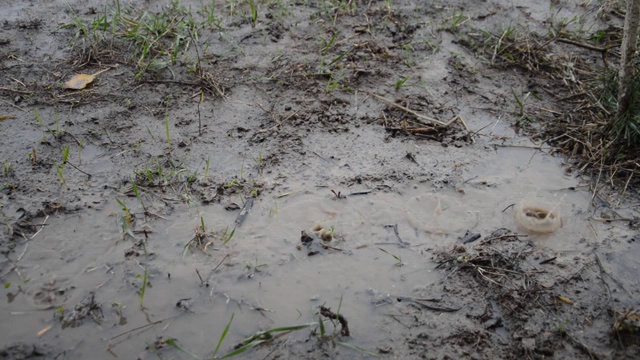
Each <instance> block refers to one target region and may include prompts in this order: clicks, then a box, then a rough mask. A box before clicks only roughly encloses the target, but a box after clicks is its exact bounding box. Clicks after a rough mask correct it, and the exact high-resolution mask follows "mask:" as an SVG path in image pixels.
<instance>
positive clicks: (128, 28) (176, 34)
mask: <svg viewBox="0 0 640 360" xmlns="http://www.w3.org/2000/svg"><path fill="white" fill-rule="evenodd" d="M213 6H214V3H213V2H212V4H211V7H209V8H208V9H206V10H205V11H204V14H205V15H206V18H203V19H202V20H201V21H197V20H196V19H195V18H194V16H193V14H191V11H190V10H189V9H187V8H186V7H184V6H182V5H181V3H180V1H177V0H172V1H171V2H169V4H168V5H167V6H166V7H165V8H164V9H163V10H162V11H159V12H149V11H145V10H143V9H138V8H134V7H132V6H129V7H126V8H123V7H122V6H121V3H120V1H119V0H115V1H113V2H112V3H110V4H105V7H104V11H103V12H102V13H100V14H99V15H97V16H96V17H94V18H93V19H81V18H80V17H79V16H78V15H76V14H75V13H73V12H72V19H73V21H72V22H71V23H69V24H64V25H62V26H61V27H60V28H61V29H69V28H75V29H76V33H75V38H76V39H77V41H82V42H83V43H88V49H89V51H90V52H91V53H92V55H93V56H99V55H100V56H104V55H102V54H106V53H109V54H111V55H113V54H115V53H117V54H119V56H121V55H123V54H124V56H125V57H126V59H125V60H126V61H127V62H130V63H131V64H135V65H136V66H137V67H138V69H139V72H138V73H137V74H136V77H140V76H142V75H143V74H144V73H145V72H147V71H149V70H153V71H157V70H161V69H165V68H168V66H169V65H174V64H176V63H177V62H178V60H179V58H180V55H181V54H186V53H187V51H188V50H189V48H190V47H191V45H192V39H196V40H197V39H198V36H199V25H200V24H202V23H203V22H208V23H214V24H216V23H217V24H219V21H218V20H217V18H216V17H215V14H214V13H212V11H213V9H214V8H213ZM77 45H78V44H77V43H76V46H77ZM124 49H127V50H129V49H132V51H131V50H129V51H122V50H124ZM105 50H107V52H105Z"/></svg>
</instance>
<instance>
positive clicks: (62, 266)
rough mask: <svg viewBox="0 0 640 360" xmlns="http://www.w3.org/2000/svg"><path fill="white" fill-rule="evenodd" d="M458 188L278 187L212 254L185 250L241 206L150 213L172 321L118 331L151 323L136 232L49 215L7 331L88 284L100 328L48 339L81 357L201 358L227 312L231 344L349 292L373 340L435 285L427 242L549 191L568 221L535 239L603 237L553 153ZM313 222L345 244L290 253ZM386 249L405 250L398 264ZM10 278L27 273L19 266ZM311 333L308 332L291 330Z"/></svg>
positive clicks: (109, 220) (29, 323) (37, 318)
mask: <svg viewBox="0 0 640 360" xmlns="http://www.w3.org/2000/svg"><path fill="white" fill-rule="evenodd" d="M455 183H456V184H455V186H448V187H444V188H441V187H438V186H434V185H433V184H431V183H429V182H425V183H419V182H418V183H414V184H411V185H407V186H404V187H401V188H398V189H393V190H392V189H388V188H384V187H383V188H380V189H374V190H373V191H371V192H370V193H367V194H360V195H350V193H354V192H358V191H360V190H361V189H350V190H347V191H345V194H346V195H347V197H346V198H344V199H336V197H335V196H334V195H333V194H332V193H331V191H330V190H329V189H328V188H326V187H312V188H308V187H304V188H300V189H296V190H294V191H292V194H291V195H288V196H284V197H278V195H280V194H278V193H274V194H271V195H269V196H265V197H263V198H261V199H259V200H256V202H255V205H254V206H253V208H252V210H251V212H250V214H249V215H248V217H247V218H246V219H245V221H244V223H243V224H242V226H240V227H239V228H238V229H237V230H236V232H235V235H234V237H233V239H232V240H231V242H230V244H229V245H228V246H222V245H221V244H220V243H219V242H217V243H216V242H214V244H213V245H212V246H211V247H209V248H208V249H207V253H206V254H205V253H203V252H201V251H194V252H193V253H189V254H187V255H186V256H184V257H183V255H182V250H183V246H184V244H186V242H187V241H188V240H189V239H190V238H191V236H193V233H194V230H195V228H196V227H197V226H198V225H199V223H200V217H202V219H203V220H204V222H205V224H206V225H207V227H208V228H209V229H210V230H211V231H214V232H218V233H219V232H221V231H223V230H224V229H225V227H226V226H228V224H232V223H233V221H234V220H235V218H236V215H237V211H236V212H233V211H227V210H225V209H224V207H223V205H214V206H206V207H192V208H189V207H187V206H186V205H178V206H176V208H175V210H174V212H173V213H172V214H170V215H169V216H168V217H167V218H166V219H165V220H163V219H153V220H151V219H149V223H150V230H151V231H152V233H151V234H150V240H149V251H150V252H152V254H151V259H152V260H151V261H150V262H149V272H150V285H151V287H149V288H147V289H146V292H145V296H144V306H145V308H146V313H147V314H149V320H151V321H157V320H161V319H166V318H171V319H170V320H166V321H164V322H162V323H160V324H157V325H155V326H154V327H153V328H150V329H146V331H139V332H133V333H131V334H128V335H126V336H121V337H118V338H115V339H112V340H109V339H111V338H112V337H114V336H117V335H119V334H122V333H124V332H126V331H127V330H130V329H133V328H136V327H138V326H144V325H146V324H148V320H147V318H146V315H145V313H144V312H143V311H141V310H140V308H139V300H140V299H139V295H138V293H137V292H136V291H138V290H139V287H140V286H139V285H140V279H139V277H140V275H141V274H143V273H144V266H145V264H146V262H145V261H144V259H143V257H139V258H137V259H136V258H134V259H131V260H126V261H123V260H122V259H123V252H124V251H125V250H126V249H128V248H130V247H131V246H132V241H131V240H130V239H129V238H128V237H127V238H126V239H125V240H122V234H120V232H119V228H118V226H117V224H116V217H115V216H114V214H115V213H117V212H118V211H120V210H119V208H118V206H117V204H115V203H109V204H107V205H105V206H104V207H103V208H102V209H101V210H94V211H93V212H84V213H80V214H77V215H65V216H52V217H50V218H49V219H48V221H47V224H48V225H47V226H46V227H45V229H44V230H43V231H42V232H41V233H39V234H38V235H37V236H36V237H35V238H34V239H33V240H32V241H31V242H30V243H29V246H28V247H25V245H21V246H19V247H18V249H17V252H18V253H21V252H22V251H24V254H23V256H22V258H21V259H20V264H30V265H25V266H20V267H18V270H19V272H20V275H21V276H22V277H23V280H26V279H29V280H28V282H26V283H25V284H24V285H22V289H23V290H24V292H23V293H20V294H18V295H17V297H16V298H15V300H13V302H11V303H8V302H6V301H5V302H3V303H2V304H1V305H0V311H1V312H2V313H5V314H12V315H11V317H12V319H14V320H15V321H12V323H13V324H15V326H13V327H12V331H11V333H10V334H8V335H7V338H6V339H5V340H6V341H8V342H12V341H18V340H23V339H25V338H33V336H34V334H36V333H37V332H38V331H39V330H41V329H43V328H45V327H47V326H48V325H52V324H53V325H55V324H54V323H55V321H54V320H53V319H52V317H53V314H54V312H55V309H56V308H57V307H64V308H66V309H70V308H71V307H72V306H73V304H77V303H79V302H80V301H81V300H82V298H84V297H85V296H86V295H87V291H88V290H89V289H91V290H94V291H95V292H96V296H97V299H98V301H99V302H100V303H101V304H102V309H103V312H104V314H105V320H104V324H103V325H101V326H89V325H86V326H81V327H79V328H68V329H65V330H62V331H59V330H52V331H51V333H50V334H45V335H43V337H44V339H46V338H47V337H50V336H53V337H55V338H56V341H58V342H60V343H61V345H62V346H63V347H64V348H66V349H73V350H71V351H72V352H73V354H74V356H76V355H77V356H78V357H86V356H90V354H92V353H93V351H95V349H96V348H98V349H100V351H103V350H104V349H105V348H106V347H107V344H112V345H113V348H112V351H114V352H115V353H116V354H134V353H137V352H140V351H142V350H143V349H142V348H143V344H144V343H145V342H152V341H153V340H154V339H155V337H156V336H159V335H162V336H165V337H176V338H179V339H180V341H181V343H182V344H183V345H184V346H185V347H187V348H188V349H190V350H191V351H194V352H195V353H197V354H207V353H208V352H210V351H211V350H212V348H213V347H214V342H215V340H214V339H217V337H218V336H219V335H220V333H221V331H222V329H223V327H224V325H225V322H226V321H227V320H228V319H229V318H230V317H231V315H232V314H235V317H234V322H233V327H232V330H231V333H230V335H229V337H228V340H227V343H226V345H227V346H230V345H231V344H233V343H235V342H238V341H239V340H240V339H242V338H243V337H245V336H247V335H249V334H251V333H253V332H255V331H257V330H259V329H267V328H271V327H275V326H281V325H286V324H298V323H306V322H311V321H314V320H317V315H315V313H316V311H317V310H316V309H317V306H318V305H321V304H326V305H327V306H330V307H332V308H334V309H335V308H337V307H338V306H339V304H340V301H341V299H342V305H341V310H340V311H341V313H342V314H344V315H345V316H347V318H348V319H349V321H350V324H351V325H350V327H351V331H352V334H353V338H352V339H353V342H354V343H356V344H358V345H359V346H363V347H369V348H372V349H373V348H375V346H376V344H377V343H379V342H380V341H381V340H382V339H384V337H385V335H384V334H385V332H386V331H388V329H387V330H384V329H382V328H378V331H371V327H372V326H374V327H380V326H382V325H381V324H384V323H385V322H384V319H385V309H384V304H386V303H385V301H393V296H394V295H395V296H398V295H403V296H411V294H412V290H413V289H414V288H416V287H417V286H424V285H428V284H430V283H433V282H435V281H437V279H438V277H437V276H436V274H435V273H434V272H433V271H432V269H433V268H434V263H433V262H432V261H431V260H430V254H431V250H433V249H440V248H447V247H451V246H452V245H453V244H455V243H456V242H459V241H460V240H459V238H460V237H462V236H464V233H465V231H466V230H470V231H472V232H480V233H481V234H483V235H487V234H488V232H490V231H492V230H494V229H496V228H499V227H507V228H510V229H517V224H516V223H515V220H514V214H513V208H512V207H511V208H509V205H511V204H513V203H515V202H517V201H518V200H519V199H521V198H523V197H530V196H537V197H543V198H545V199H547V200H549V201H552V202H554V201H555V202H557V203H558V204H559V206H560V207H561V212H562V216H563V226H562V228H561V229H559V230H558V231H557V232H556V233H553V234H551V235H544V236H541V235H532V236H531V240H532V241H533V242H534V243H535V244H536V245H537V246H540V247H543V246H544V247H549V248H552V249H554V250H557V251H558V252H559V253H560V254H561V255H560V256H561V257H562V256H563V255H562V254H564V253H566V256H571V252H573V251H578V250H579V249H580V246H581V245H580V244H579V243H578V241H577V240H578V239H580V238H585V239H588V242H591V241H593V240H595V232H594V230H593V229H592V228H591V227H589V226H587V224H588V223H587V221H586V218H587V216H588V213H587V212H586V209H587V205H588V202H589V199H590V197H589V195H590V194H589V193H588V192H584V191H579V190H569V189H568V188H570V187H575V186H577V185H578V184H577V183H576V180H575V179H574V178H572V177H570V176H566V175H565V174H564V172H563V171H562V168H561V167H560V165H559V163H558V160H557V159H554V158H551V157H549V156H547V155H544V154H542V153H539V152H538V153H536V152H535V151H533V150H530V149H520V148H500V149H498V150H497V151H496V152H495V153H494V154H493V155H491V156H488V157H486V158H485V159H483V160H481V161H480V163H478V164H477V166H474V167H471V168H470V169H469V170H467V171H464V172H462V174H461V176H460V178H459V179H457V180H456V181H455ZM362 190H365V189H362ZM130 202H131V201H130ZM131 203H132V206H133V204H135V202H131ZM505 209H506V210H505ZM144 222H145V220H144V219H143V217H142V216H141V215H140V216H139V220H138V225H137V227H138V228H142V227H144ZM315 224H322V225H323V226H324V227H326V228H330V227H333V229H334V232H335V239H334V240H333V241H332V243H331V245H332V246H333V247H335V248H339V249H341V251H338V250H329V251H327V252H326V253H322V254H318V255H315V256H307V254H306V252H305V251H304V250H298V249H297V248H296V245H297V244H298V243H299V240H300V233H301V231H302V230H306V231H311V230H310V229H311V228H312V227H314V225H315ZM388 225H397V228H398V235H399V237H400V238H401V240H402V241H403V242H406V243H408V246H406V247H402V246H400V245H399V240H398V236H396V234H395V233H394V231H393V228H391V227H389V226H388ZM596 226H597V224H596ZM523 234H524V233H523ZM136 236H138V237H141V236H142V235H141V234H137V235H136ZM381 248H382V249H385V250H386V251H388V252H389V253H390V254H394V255H396V256H398V257H399V258H400V259H401V262H402V264H403V265H402V266H398V264H397V263H398V260H396V259H395V258H394V257H393V256H392V255H390V254H388V253H385V252H383V251H381V250H380V249H381ZM221 262H222V265H221V266H220V267H219V268H218V269H217V270H216V271H215V272H213V270H214V268H215V267H216V265H218V264H220V263H221ZM256 265H257V267H256ZM45 269H46V270H45ZM196 269H198V271H199V273H200V275H201V276H202V278H203V281H204V282H205V283H206V284H203V283H201V281H200V279H199V278H198V275H197V274H196ZM8 279H10V281H11V282H12V283H14V284H18V283H19V282H20V278H19V277H18V275H17V272H13V273H11V274H9V276H8ZM54 288H55V289H57V290H56V291H48V290H47V289H54ZM11 289H14V290H15V289H16V288H15V285H13V286H12V287H11ZM185 298H189V299H190V300H189V301H188V303H189V304H190V307H189V311H188V312H187V311H182V310H180V309H178V308H176V303H177V302H178V301H179V300H180V299H185ZM390 299H391V300H390ZM112 304H122V306H123V307H124V310H123V316H124V317H126V324H124V325H120V326H118V325H115V326H114V325H113V324H114V323H118V321H120V319H119V317H118V315H117V313H116V307H117V305H112ZM258 309H260V311H259V310H258ZM85 321H86V322H91V320H90V319H85ZM55 326H57V325H55ZM386 326H388V324H386ZM306 336H307V333H306V332H301V333H299V334H296V335H294V336H293V339H298V340H302V339H304V338H305V337H306ZM78 339H82V340H81V341H80V342H78ZM51 340H53V339H51Z"/></svg>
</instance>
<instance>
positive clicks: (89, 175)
mask: <svg viewBox="0 0 640 360" xmlns="http://www.w3.org/2000/svg"><path fill="white" fill-rule="evenodd" d="M67 164H69V165H71V167H73V168H74V169H76V170H78V171H80V172H81V173H83V174H85V175H87V176H88V177H89V179H91V176H92V175H91V174H89V173H88V172H85V171H83V170H80V168H78V167H77V166H75V165H73V164H72V163H71V162H70V161H69V160H67Z"/></svg>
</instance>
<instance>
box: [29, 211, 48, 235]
mask: <svg viewBox="0 0 640 360" xmlns="http://www.w3.org/2000/svg"><path fill="white" fill-rule="evenodd" d="M48 218H49V215H47V216H45V218H44V220H43V221H42V224H40V225H38V226H40V230H38V231H36V233H35V234H33V235H31V237H30V238H29V240H31V239H33V238H34V237H36V235H38V234H39V233H40V231H42V229H44V225H46V223H47V219H48Z"/></svg>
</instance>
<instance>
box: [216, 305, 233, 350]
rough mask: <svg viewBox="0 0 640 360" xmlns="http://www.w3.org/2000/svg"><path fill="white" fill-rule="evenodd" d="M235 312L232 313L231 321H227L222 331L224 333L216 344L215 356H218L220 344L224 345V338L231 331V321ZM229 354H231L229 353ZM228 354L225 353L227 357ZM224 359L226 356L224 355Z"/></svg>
mask: <svg viewBox="0 0 640 360" xmlns="http://www.w3.org/2000/svg"><path fill="white" fill-rule="evenodd" d="M234 315H235V314H231V319H229V323H227V326H225V327H224V330H223V331H222V335H220V339H219V340H218V345H216V349H215V350H214V351H213V357H215V356H216V354H217V353H218V350H220V345H222V342H223V341H224V338H225V337H227V333H228V332H229V328H230V327H231V322H232V321H233V316H234ZM227 355H229V354H227ZM227 355H225V357H227ZM223 359H224V357H223Z"/></svg>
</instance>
